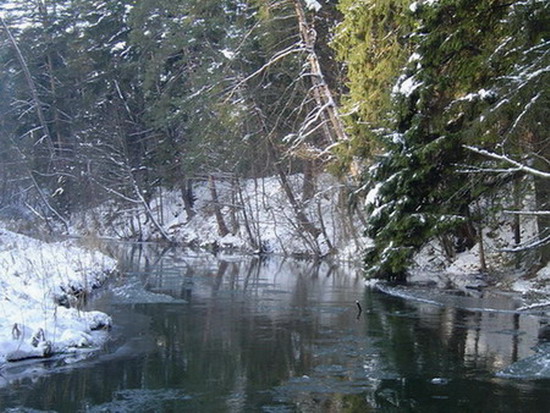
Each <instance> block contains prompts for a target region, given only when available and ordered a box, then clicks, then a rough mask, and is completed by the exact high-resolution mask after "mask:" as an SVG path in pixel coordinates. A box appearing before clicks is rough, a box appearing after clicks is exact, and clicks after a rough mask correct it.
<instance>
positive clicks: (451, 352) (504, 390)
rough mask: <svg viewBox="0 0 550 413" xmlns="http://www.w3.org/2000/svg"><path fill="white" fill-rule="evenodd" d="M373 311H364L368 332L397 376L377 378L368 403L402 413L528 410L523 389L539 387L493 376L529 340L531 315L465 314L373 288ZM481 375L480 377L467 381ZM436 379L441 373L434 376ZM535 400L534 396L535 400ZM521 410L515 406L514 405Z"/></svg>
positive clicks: (532, 389) (525, 390) (514, 359)
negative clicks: (419, 412)
mask: <svg viewBox="0 0 550 413" xmlns="http://www.w3.org/2000/svg"><path fill="white" fill-rule="evenodd" d="M369 295H370V300H372V301H374V302H375V303H376V304H374V307H375V310H374V311H371V312H370V313H369V318H368V321H367V323H368V328H369V332H370V333H369V334H374V335H376V336H382V337H384V340H380V341H378V342H377V345H379V346H380V347H382V348H383V350H382V351H380V354H383V355H384V357H385V358H386V360H385V361H386V362H387V363H388V364H389V365H391V366H392V367H393V369H395V371H396V373H397V375H398V376H399V377H402V378H399V379H387V380H382V381H381V383H380V385H379V387H378V388H377V390H376V391H375V392H374V394H373V395H372V399H371V400H372V403H373V404H374V405H376V406H378V407H382V408H384V411H396V412H397V411H403V410H401V409H414V407H415V406H417V405H421V406H427V408H429V406H432V407H433V408H445V409H447V410H445V411H449V412H452V411H464V410H463V409H464V408H472V407H473V406H475V408H476V409H479V411H525V406H524V405H522V403H525V393H529V392H533V394H534V393H535V392H540V389H538V388H537V386H532V385H531V384H530V383H525V384H524V385H522V386H516V385H515V384H514V383H506V382H504V381H500V380H496V379H491V377H492V376H493V375H494V373H495V372H496V371H498V370H500V369H502V368H503V367H504V366H506V365H508V364H510V363H513V362H515V361H516V360H517V359H518V357H519V354H520V353H521V352H522V351H523V352H525V351H530V347H531V345H530V344H529V343H531V342H532V340H531V339H530V338H525V340H524V341H523V342H522V335H521V333H522V331H521V329H522V328H527V329H529V328H530V327H531V324H532V320H529V317H530V316H524V318H525V321H524V322H523V323H522V322H521V317H520V315H519V314H515V313H491V312H480V311H468V310H465V309H460V308H453V307H438V306H433V305H429V304H428V305H426V304H422V303H415V302H408V301H405V300H402V299H399V298H394V297H389V298H388V297H385V296H382V297H380V296H378V293H376V292H371V293H370V294H369ZM471 377H472V378H473V377H480V379H478V380H474V379H470V378H471ZM439 378H442V379H441V380H439ZM532 402H533V403H534V404H536V403H538V402H537V401H536V398H533V399H532ZM517 409H519V410H517Z"/></svg>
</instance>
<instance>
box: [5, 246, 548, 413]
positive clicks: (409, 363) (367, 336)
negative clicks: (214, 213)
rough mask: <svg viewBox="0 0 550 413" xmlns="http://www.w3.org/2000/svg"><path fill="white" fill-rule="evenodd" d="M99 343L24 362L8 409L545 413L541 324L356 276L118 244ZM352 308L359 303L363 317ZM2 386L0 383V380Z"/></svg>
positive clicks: (501, 309)
mask: <svg viewBox="0 0 550 413" xmlns="http://www.w3.org/2000/svg"><path fill="white" fill-rule="evenodd" d="M111 248H115V249H116V252H117V254H118V255H119V256H120V257H121V260H122V263H123V264H122V265H123V267H122V268H123V271H122V274H121V276H120V277H118V278H116V279H114V280H112V281H111V282H110V283H109V284H108V285H107V286H106V287H105V288H103V289H102V291H100V292H98V293H97V294H96V295H95V297H94V298H93V300H92V302H91V303H89V306H90V307H91V308H94V309H99V310H102V311H105V312H107V313H109V314H111V315H112V317H113V322H114V327H113V329H112V331H111V336H112V339H111V340H110V341H109V342H108V344H107V346H106V348H104V349H101V350H100V351H95V352H91V353H88V354H85V355H84V356H82V357H81V359H80V360H75V358H74V357H72V358H63V357H59V358H55V359H52V360H48V361H47V362H36V361H35V362H33V364H31V365H24V366H22V367H21V369H23V368H25V369H26V370H27V371H30V372H31V374H30V375H29V374H22V375H21V378H20V379H17V380H11V382H10V383H1V385H0V411H7V412H17V411H21V412H37V411H48V412H50V411H56V412H371V411H372V412H549V411H550V380H549V379H548V377H550V372H549V370H550V356H548V354H549V352H550V351H547V348H546V345H545V344H544V343H541V342H539V339H538V338H537V334H538V333H539V329H540V328H541V326H543V325H544V323H545V322H546V314H541V313H539V314H535V313H533V314H525V313H518V312H517V311H514V309H515V308H517V306H518V303H517V302H516V300H514V299H513V298H512V297H509V296H504V295H487V294H486V295H485V296H484V297H464V296H462V295H461V294H457V293H452V294H451V293H446V294H442V293H440V292H436V291H431V290H430V289H412V290H411V289H404V288H393V287H383V288H382V290H380V289H376V288H370V287H365V283H364V280H363V279H362V278H361V275H360V273H359V272H358V271H357V270H353V269H350V268H343V267H336V266H330V265H328V264H326V263H322V264H315V263H312V262H307V261H296V260H289V259H287V260H285V259H282V258H276V257H272V258H268V259H258V258H252V257H232V256H225V257H224V256H221V257H220V256H218V257H214V256H213V255H209V254H197V253H192V252H187V251H181V250H178V249H171V250H161V249H160V247H158V246H143V247H141V246H136V245H133V246H128V245H126V246H117V247H111ZM356 300H357V301H358V302H359V303H360V305H361V307H362V312H361V313H359V310H358V307H357V305H356ZM0 380H1V378H0Z"/></svg>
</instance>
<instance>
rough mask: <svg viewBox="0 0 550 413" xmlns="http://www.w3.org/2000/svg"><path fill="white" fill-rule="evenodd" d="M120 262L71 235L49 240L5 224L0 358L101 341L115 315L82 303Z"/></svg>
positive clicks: (0, 259)
mask: <svg viewBox="0 0 550 413" xmlns="http://www.w3.org/2000/svg"><path fill="white" fill-rule="evenodd" d="M115 267H116V262H115V260H113V259H112V258H109V257H107V256H105V255H103V254H101V253H99V252H94V251H88V250H85V249H83V248H80V247H77V246H75V245H74V243H71V242H69V241H65V242H57V243H45V242H42V241H39V240H36V239H33V238H30V237H27V236H24V235H20V234H16V233H14V232H11V231H9V230H7V229H5V228H3V227H2V226H0V364H3V363H6V362H11V361H17V360H22V359H26V358H31V357H46V356H49V355H52V354H56V353H71V352H76V351H79V349H90V348H95V347H98V346H101V344H102V343H103V342H104V340H105V339H106V338H107V334H108V333H107V332H106V331H105V330H107V329H108V328H109V327H110V323H111V320H110V318H109V316H108V315H106V314H104V313H101V312H98V311H89V312H86V311H80V310H79V309H77V308H76V307H77V304H78V299H77V296H80V297H83V296H85V295H87V294H89V293H90V292H91V290H92V289H93V288H95V287H98V286H99V285H100V284H101V283H102V282H103V281H104V280H105V279H106V277H108V275H109V274H110V273H112V272H113V271H114V270H115Z"/></svg>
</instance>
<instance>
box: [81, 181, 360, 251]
mask: <svg viewBox="0 0 550 413" xmlns="http://www.w3.org/2000/svg"><path fill="white" fill-rule="evenodd" d="M287 179H288V184H289V186H290V187H291V189H292V191H293V192H294V194H295V196H296V204H298V205H292V203H291V202H289V198H288V194H287V193H285V190H284V188H283V185H282V183H281V181H280V179H279V178H278V177H275V176H271V177H264V178H258V179H247V180H240V181H236V180H235V179H231V178H227V177H219V178H217V179H216V180H215V183H214V184H213V183H212V182H211V181H198V182H196V183H195V185H194V187H193V195H194V198H195V202H194V208H193V209H194V216H188V215H187V213H186V211H185V208H184V204H183V201H182V197H181V196H182V195H181V191H180V190H179V189H178V190H166V189H165V190H161V191H159V190H157V191H156V193H155V194H154V196H153V197H152V198H151V201H150V203H149V206H148V208H149V210H150V214H149V216H148V213H147V212H148V211H146V209H145V208H144V206H143V205H142V204H140V203H134V204H129V205H127V206H125V207H121V206H120V204H117V205H115V204H104V205H102V206H100V207H98V208H96V209H93V210H89V211H86V212H85V213H83V214H80V215H78V216H75V217H74V218H73V225H74V226H73V230H74V234H75V235H82V234H90V233H91V234H93V235H95V236H100V237H112V238H116V239H127V240H140V241H155V240H161V239H162V234H161V232H160V231H159V228H158V227H157V226H156V225H155V223H154V222H153V220H152V219H151V216H153V217H154V220H155V221H156V223H157V224H159V226H161V227H162V229H163V231H164V233H165V234H166V235H167V236H168V237H169V239H170V240H171V241H174V242H179V243H183V244H187V245H196V246H204V247H209V248H216V249H218V248H219V249H226V250H239V251H247V252H252V251H255V250H258V249H261V250H263V251H265V252H272V253H278V254H283V255H287V256H290V255H309V256H313V255H315V256H324V255H326V254H331V255H333V256H337V257H338V258H339V259H342V260H360V259H361V258H360V257H361V253H360V251H361V250H362V249H363V248H364V247H365V246H366V245H367V244H368V242H369V240H367V239H365V237H363V233H364V229H363V228H364V227H363V225H362V223H361V220H360V219H359V217H358V216H357V213H358V212H357V211H354V210H353V209H352V208H348V203H349V202H348V201H349V200H348V199H346V197H349V194H350V191H349V188H348V189H346V190H343V189H344V186H343V184H342V183H341V182H339V181H338V180H337V179H336V178H334V177H333V176H331V175H329V174H322V175H320V176H319V177H317V179H316V185H315V187H316V189H315V191H313V194H312V195H311V197H308V198H307V199H303V186H304V176H303V175H302V174H295V175H290V176H288V177H287ZM212 185H215V194H216V197H217V200H216V199H214V198H213V191H212ZM346 191H348V192H346ZM297 207H298V209H299V213H303V216H305V217H306V219H307V220H308V221H309V223H311V224H312V226H313V227H314V228H315V229H316V230H317V231H318V235H316V236H315V235H312V234H311V233H308V232H307V231H305V230H304V226H303V225H301V223H300V218H298V214H299V213H297V211H296V209H297ZM358 208H359V209H361V208H362V207H361V206H359V207H358ZM359 212H361V211H359ZM217 213H219V214H218V216H217ZM220 216H221V219H222V220H223V221H224V224H225V227H226V228H227V230H228V233H227V234H222V232H223V231H221V229H220Z"/></svg>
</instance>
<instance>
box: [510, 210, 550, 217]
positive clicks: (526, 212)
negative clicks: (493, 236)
mask: <svg viewBox="0 0 550 413" xmlns="http://www.w3.org/2000/svg"><path fill="white" fill-rule="evenodd" d="M504 213H505V214H511V215H530V216H545V215H550V211H511V210H506V211H504Z"/></svg>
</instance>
